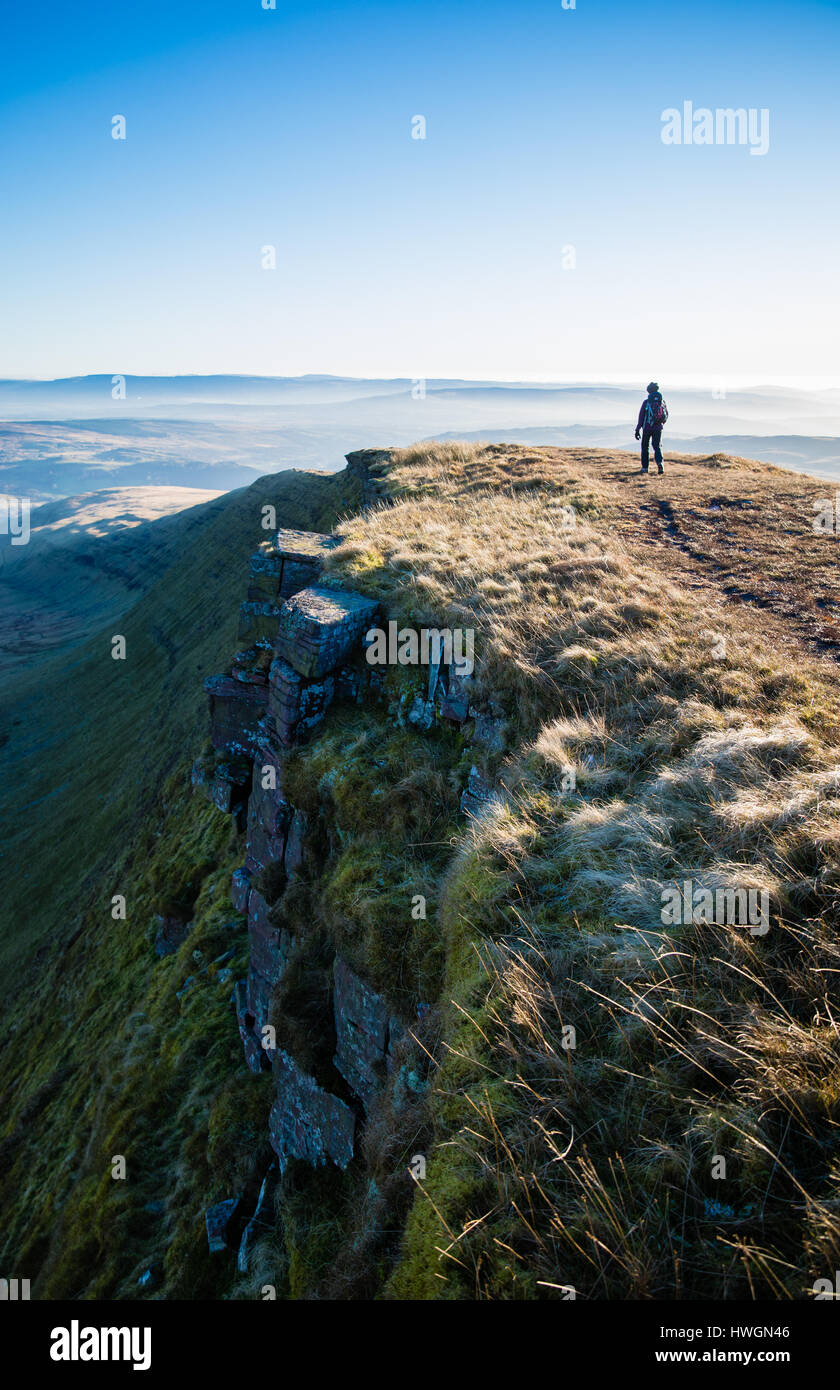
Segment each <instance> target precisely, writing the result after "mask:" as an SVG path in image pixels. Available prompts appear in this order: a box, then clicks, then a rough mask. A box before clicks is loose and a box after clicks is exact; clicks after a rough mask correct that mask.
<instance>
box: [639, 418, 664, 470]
mask: <svg viewBox="0 0 840 1390" xmlns="http://www.w3.org/2000/svg"><path fill="white" fill-rule="evenodd" d="M651 440H653V457H654V458H655V459H656V462H657V463H661V462H662V450H661V449H660V447H659V446H660V444H661V443H662V426H661V425H657V426H656V428H655V429H649V428H648V427H647V426H645V428H644V429H643V430H642V468H648V467H649V466H650V442H651Z"/></svg>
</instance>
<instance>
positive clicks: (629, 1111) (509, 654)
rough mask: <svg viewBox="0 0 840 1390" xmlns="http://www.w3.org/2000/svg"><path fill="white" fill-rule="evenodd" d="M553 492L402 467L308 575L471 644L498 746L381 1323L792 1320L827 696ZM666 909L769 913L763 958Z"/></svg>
mask: <svg viewBox="0 0 840 1390" xmlns="http://www.w3.org/2000/svg"><path fill="white" fill-rule="evenodd" d="M571 452H572V451H568V453H571ZM580 464H581V460H580V457H579V456H577V457H572V458H570V457H558V455H557V451H540V452H536V451H535V452H533V453H531V454H528V453H527V452H526V451H524V450H520V451H517V450H514V449H504V448H503V447H502V446H487V447H481V446H476V447H474V448H470V449H468V450H462V449H460V448H455V447H452V448H447V447H445V446H440V445H439V446H435V447H434V448H433V449H428V450H425V451H423V450H421V449H414V450H409V451H405V450H403V451H396V452H395V454H394V456H393V462H392V466H391V469H390V471H389V473H388V478H389V482H391V483H392V500H391V501H390V502H389V503H386V504H384V505H381V506H380V507H378V508H377V509H375V510H373V511H371V512H369V513H367V514H366V515H364V516H362V517H358V518H355V519H353V520H352V521H351V522H349V523H348V524H347V525H345V526H344V527H343V528H342V534H343V536H344V543H343V545H342V546H341V547H340V548H339V549H338V550H337V551H336V552H335V553H334V555H333V557H332V561H331V563H332V565H333V566H334V567H335V572H336V575H337V576H344V577H347V578H350V577H352V578H353V579H354V582H358V583H360V584H361V585H364V586H365V587H367V588H368V590H369V591H370V592H372V593H377V594H379V595H380V596H381V597H382V598H383V600H384V601H385V603H386V605H387V606H388V609H389V614H390V615H391V616H397V617H398V618H400V619H401V620H403V621H413V622H415V623H426V622H428V623H430V624H432V623H433V624H435V625H440V624H444V623H445V624H448V625H450V626H455V625H462V626H464V625H471V626H474V627H475V629H476V647H477V651H478V653H479V667H478V671H477V686H478V691H479V697H481V696H485V697H487V698H492V699H494V700H495V701H496V702H497V703H500V704H501V705H502V706H503V708H504V712H505V716H506V719H507V722H508V726H509V729H510V731H511V735H510V737H509V740H508V744H507V748H508V752H507V754H506V755H504V756H501V755H499V756H497V757H495V759H493V758H490V759H489V763H490V766H491V770H492V771H494V772H495V773H496V775H497V778H498V783H499V786H500V796H499V797H498V798H497V799H496V800H495V801H494V802H493V803H492V804H491V806H490V807H489V808H488V811H487V813H486V814H485V816H484V817H483V818H481V819H480V820H479V821H478V822H477V823H475V824H474V825H472V826H471V827H470V828H469V829H468V830H467V831H466V832H465V833H464V835H463V836H462V837H461V840H460V844H459V848H458V849H457V851H456V854H455V857H454V860H453V862H452V864H451V865H450V868H449V871H448V874H447V877H446V880H445V883H444V886H443V889H442V892H441V900H440V909H439V921H440V924H441V929H442V931H443V934H444V940H445V942H446V951H447V975H446V982H445V986H444V992H443V995H442V1004H443V1007H444V1010H445V1016H446V1018H447V1020H448V1022H447V1024H446V1025H445V1026H444V1030H443V1039H444V1041H443V1045H442V1049H441V1052H440V1055H439V1058H438V1069H437V1072H436V1073H435V1080H434V1085H433V1090H432V1096H431V1101H430V1106H431V1114H432V1117H433V1122H434V1133H435V1137H436V1141H437V1144H436V1148H435V1149H434V1151H433V1154H432V1158H431V1162H430V1164H429V1177H428V1181H427V1182H426V1183H425V1184H424V1185H421V1187H420V1189H419V1190H418V1194H417V1197H416V1199H415V1203H414V1206H413V1208H412V1212H411V1214H410V1216H409V1220H408V1224H407V1232H406V1238H405V1242H404V1247H403V1256H402V1259H401V1261H400V1263H399V1265H398V1267H397V1269H396V1272H395V1274H394V1275H393V1277H392V1280H391V1283H390V1286H389V1288H390V1292H391V1294H392V1296H395V1297H407V1296H411V1297H418V1296H419V1297H430V1298H440V1297H476V1298H486V1297H489V1298H498V1297H505V1298H507V1297H513V1298H516V1297H528V1298H530V1297H563V1296H564V1294H563V1290H564V1288H565V1287H566V1286H568V1285H574V1286H575V1288H576V1290H577V1295H578V1297H587V1298H598V1297H638V1298H647V1297H658V1298H669V1297H671V1298H672V1297H689V1296H690V1297H701V1298H720V1297H723V1298H735V1297H747V1298H749V1297H771V1298H772V1297H779V1298H801V1297H806V1296H807V1292H808V1289H809V1288H810V1285H811V1283H812V1282H813V1279H814V1278H815V1277H819V1276H822V1275H825V1274H826V1273H827V1272H830V1270H831V1269H833V1268H834V1264H833V1263H832V1261H833V1260H835V1253H834V1252H835V1249H836V1247H837V1245H838V1242H840V1202H839V1201H838V1199H840V1190H838V1186H837V1176H838V1161H840V1152H839V1151H838V1133H837V1121H838V1111H837V1103H838V1095H840V1089H839V1088H838V1085H837V1080H836V1078H837V1075H838V1071H837V1062H838V1054H839V1053H840V1032H838V1024H837V1021H836V1020H837V1018H838V1010H837V1007H836V1002H835V1001H833V997H832V996H833V994H834V984H833V981H834V971H835V970H836V969H837V956H838V938H837V934H836V922H837V887H836V885H837V882H838V869H840V862H839V861H838V846H839V845H840V837H838V831H839V830H840V820H838V813H840V798H839V797H838V786H839V785H840V784H839V783H838V776H839V775H840V773H839V772H838V769H839V768H840V758H838V745H840V736H839V732H840V726H838V712H840V711H839V710H838V700H837V694H836V688H835V681H834V675H833V672H830V671H828V670H827V669H826V668H825V665H824V664H821V663H820V662H819V661H817V660H815V659H810V658H809V657H808V656H806V655H804V654H803V653H802V652H801V651H800V653H799V658H798V660H797V663H796V665H795V667H793V668H792V667H791V665H790V663H789V661H788V660H786V659H785V657H786V651H785V647H786V638H787V637H789V635H790V634H789V632H787V633H783V632H782V631H781V625H780V624H779V623H778V622H777V620H776V618H775V617H774V616H773V615H772V614H767V613H762V612H760V611H756V610H755V609H751V608H738V609H735V608H733V607H732V606H731V605H727V604H726V603H725V602H722V601H720V600H718V601H717V602H716V605H715V607H714V611H713V612H709V611H707V609H706V606H705V595H704V596H703V597H702V598H701V599H700V600H698V597H697V595H696V594H693V593H691V592H690V591H689V590H688V589H686V588H685V587H684V586H683V584H681V583H680V579H681V577H682V576H681V574H680V572H679V571H678V569H677V568H676V567H675V566H674V565H673V564H671V563H669V560H670V557H669V555H668V554H667V553H663V552H652V551H651V547H650V545H649V544H644V543H641V542H640V541H639V539H638V537H637V536H635V535H634V534H633V533H632V531H627V530H626V529H625V530H623V532H622V534H618V533H617V532H616V530H615V529H614V506H613V502H612V500H611V498H610V496H609V493H608V490H607V489H605V487H604V483H603V479H602V477H600V476H599V474H598V472H597V470H596V469H595V468H593V466H592V459H591V457H590V458H589V461H588V466H585V467H581V466H580ZM692 467H693V469H694V481H695V485H697V486H699V484H698V483H697V478H698V476H699V470H700V469H702V468H706V469H707V470H709V471H714V472H715V473H717V474H720V473H721V472H733V473H734V472H738V477H739V481H740V478H741V476H742V475H743V474H744V473H748V474H749V475H750V476H753V475H755V477H756V486H757V487H760V486H762V485H763V486H765V487H766V488H767V490H768V496H769V495H770V491H771V490H772V489H773V488H774V487H775V486H776V484H775V481H774V478H773V477H772V476H771V474H773V473H774V472H775V471H774V470H766V469H763V468H762V467H761V466H756V467H755V468H753V467H752V466H750V467H747V468H743V467H741V464H740V463H739V461H727V460H723V459H710V460H704V461H702V463H700V462H699V461H696V460H695V461H694V462H693V465H692ZM765 479H766V481H765ZM714 486H715V487H716V488H717V489H718V490H719V489H720V488H721V486H722V483H721V481H720V478H719V477H718V478H717V479H716V480H715V483H714ZM811 486H812V484H811V480H803V481H802V493H803V497H804V498H805V500H807V496H808V490H809V488H811ZM569 506H571V507H573V508H574V511H575V524H574V526H572V527H570V526H569V525H568V520H567V516H568V514H567V511H566V509H567V508H568V507H569ZM357 554H364V555H366V556H371V555H375V556H376V557H377V563H376V564H375V565H369V566H368V567H367V569H366V570H365V571H364V573H362V572H361V571H360V570H357V569H356V567H355V558H354V557H355V556H356V555H357ZM712 628H713V630H714V633H715V634H716V637H717V638H720V637H721V636H722V637H723V638H724V639H725V641H724V644H723V655H722V656H715V655H713V654H712V652H711V645H712V644H711V642H710V640H709V633H710V629H712ZM570 773H571V774H572V777H571V785H570V777H569V774H570ZM684 879H691V880H692V881H693V884H694V885H695V886H696V887H700V886H704V887H709V888H711V889H714V888H715V887H731V886H736V885H737V886H738V887H740V888H755V889H757V890H759V891H766V892H767V894H768V895H769V900H770V904H771V930H770V932H769V933H768V935H767V936H766V937H754V936H752V935H750V933H749V932H748V931H746V930H744V929H743V928H738V927H730V926H725V925H724V924H721V923H717V924H710V925H699V924H698V925H695V924H693V923H691V922H689V923H687V924H685V925H677V926H675V927H669V928H667V929H665V928H663V925H662V919H661V915H660V910H661V903H662V892H663V889H665V888H667V887H669V886H671V885H674V884H680V883H681V882H682V881H683V880H684ZM565 1026H571V1027H573V1028H574V1030H575V1035H576V1045H575V1046H574V1048H569V1047H567V1046H564V1043H563V1037H564V1034H563V1028H564V1027H565ZM716 1156H718V1157H719V1158H722V1159H724V1160H725V1172H726V1176H725V1177H715V1176H714V1175H713V1172H714V1168H715V1164H716V1162H717V1159H716Z"/></svg>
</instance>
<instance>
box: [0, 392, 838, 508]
mask: <svg viewBox="0 0 840 1390" xmlns="http://www.w3.org/2000/svg"><path fill="white" fill-rule="evenodd" d="M663 385H664V386H665V388H666V396H667V400H668V405H669V408H670V412H671V419H670V423H669V427H668V431H667V434H666V443H667V444H669V445H670V446H671V448H672V449H674V448H677V449H680V450H682V451H683V452H686V453H695V452H697V453H714V452H725V453H735V454H740V455H743V456H748V457H754V458H758V459H761V460H763V461H766V462H770V463H778V464H783V465H785V466H787V467H790V468H796V469H805V470H809V471H814V472H818V473H822V474H823V475H824V476H826V477H835V476H840V391H819V392H803V391H795V390H792V389H783V388H778V387H761V388H751V389H749V390H739V391H727V392H726V394H725V395H724V394H723V393H722V392H720V391H718V392H715V393H713V392H711V391H708V390H706V391H703V390H699V389H686V388H675V389H674V390H668V389H667V383H666V382H663ZM643 394H644V392H643V389H642V386H640V387H639V388H638V389H631V388H630V387H627V386H611V385H586V384H580V383H578V384H574V383H571V384H565V385H558V384H550V383H549V384H545V385H541V384H534V383H531V382H492V381H462V380H447V379H438V378H434V379H432V378H430V379H428V380H426V381H419V380H418V381H411V380H409V379H407V378H394V379H392V380H387V379H379V378H371V379H354V378H351V377H338V376H302V377H252V376H183V377H145V376H131V375H126V376H118V375H117V374H114V376H111V375H107V374H103V375H97V376H84V377H70V378H66V379H63V380H59V381H9V380H5V381H0V492H8V493H13V494H16V495H23V496H29V497H31V498H32V499H33V501H34V502H39V501H46V500H47V499H50V498H56V497H62V496H73V495H76V494H79V493H84V492H90V491H99V490H101V489H102V488H110V487H131V488H136V487H198V488H202V489H207V490H210V491H214V492H221V491H227V490H229V489H231V488H236V487H241V486H245V485H247V484H249V483H250V482H252V481H253V479H254V477H255V476H259V475H260V474H266V473H271V472H275V471H280V470H282V469H286V468H309V469H323V470H327V471H330V472H332V471H335V470H337V469H340V468H341V467H343V463H344V455H345V454H346V453H348V452H349V451H350V450H352V449H355V448H361V447H364V446H366V445H368V444H369V443H370V441H371V439H375V440H377V441H378V442H379V443H381V444H382V445H389V444H397V445H400V444H409V443H413V442H414V441H416V440H422V439H432V438H434V439H439V438H453V437H458V438H470V439H491V440H507V441H510V442H516V443H533V444H540V443H546V444H569V445H571V444H575V445H581V444H583V445H589V446H594V447H606V448H626V449H628V450H634V449H635V441H634V438H633V430H634V427H635V422H636V416H637V413H638V408H639V404H640V401H641V398H642V396H643Z"/></svg>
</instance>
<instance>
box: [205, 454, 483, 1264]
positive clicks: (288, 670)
mask: <svg viewBox="0 0 840 1390" xmlns="http://www.w3.org/2000/svg"><path fill="white" fill-rule="evenodd" d="M385 459H387V454H382V453H380V452H379V451H371V450H367V451H363V452H362V453H360V454H356V455H348V465H349V467H350V469H351V471H355V472H356V473H357V474H358V476H359V477H360V478H361V479H362V480H363V490H364V496H365V502H366V504H367V505H372V504H374V503H375V502H376V501H377V499H378V497H379V496H380V491H379V487H378V484H377V481H376V472H377V469H378V467H379V465H380V464H381V463H382V462H383V461H384V460H385ZM335 543H336V541H335V538H333V537H331V536H324V535H320V534H316V533H307V532H300V531H289V530H283V531H279V532H277V534H276V536H275V537H274V538H273V540H272V541H271V542H268V543H265V544H264V545H263V546H262V547H261V548H260V550H259V551H258V552H257V553H256V554H255V555H254V556H252V558H251V561H250V574H249V583H248V590H247V598H246V600H245V602H244V603H243V604H242V608H241V614H240V626H239V642H240V646H239V650H238V651H237V653H236V655H235V657H234V659H233V662H232V666H231V670H230V671H229V672H228V673H227V674H223V675H219V676H214V677H212V678H211V679H210V680H208V681H207V682H206V683H205V684H206V689H207V692H208V695H209V698H210V723H211V743H212V746H213V748H214V749H215V750H216V759H217V761H216V764H215V767H214V768H213V769H211V770H210V771H209V772H208V771H206V770H202V774H201V777H200V778H198V779H196V778H195V777H194V780H198V781H200V782H202V783H203V785H204V786H205V790H206V791H207V793H208V794H209V795H210V797H211V799H212V800H213V802H214V804H215V805H216V806H217V807H218V808H219V810H220V811H224V812H227V813H229V814H235V815H237V816H239V817H240V821H241V823H244V826H245V829H246V840H245V860H244V863H243V865H242V866H241V867H240V868H238V869H237V870H236V872H235V873H234V874H233V881H232V883H231V899H232V902H233V906H234V908H235V910H236V911H237V912H239V913H241V914H242V915H243V916H244V917H245V918H246V920H247V930H248V946H249V963H248V973H247V976H246V978H245V979H243V980H240V981H238V982H237V984H236V986H235V989H234V992H233V1004H234V1008H235V1012H236V1018H237V1023H238V1026H239V1032H240V1036H241V1039H242V1046H243V1051H244V1056H245V1061H246V1063H247V1065H248V1067H249V1068H250V1069H251V1070H252V1071H253V1072H255V1073H259V1072H267V1071H270V1072H271V1073H272V1074H273V1082H274V1096H275V1098H274V1103H273V1105H272V1108H271V1115H270V1124H269V1130H270V1141H271V1145H272V1148H273V1150H274V1153H275V1155H276V1171H277V1173H278V1174H281V1175H282V1173H283V1172H284V1171H285V1169H286V1167H287V1165H288V1163H289V1162H290V1161H291V1160H293V1159H295V1160H302V1161H304V1162H307V1163H309V1164H311V1165H312V1166H313V1167H320V1166H321V1165H323V1164H325V1163H332V1164H335V1165H336V1166H337V1167H338V1168H340V1169H343V1168H345V1167H346V1166H347V1164H348V1163H349V1162H350V1161H351V1159H352V1157H353V1154H354V1149H355V1144H356V1134H357V1130H358V1126H359V1125H360V1123H364V1120H365V1117H366V1115H367V1114H368V1113H369V1111H370V1109H371V1106H372V1105H373V1104H374V1102H375V1101H376V1098H377V1096H378V1095H379V1094H380V1092H381V1091H382V1088H383V1086H384V1085H385V1084H386V1083H387V1082H388V1081H389V1078H390V1079H391V1082H392V1087H393V1092H394V1101H395V1103H396V1104H399V1103H402V1102H401V1101H400V1097H403V1098H404V1097H405V1095H407V1094H408V1092H413V1093H414V1094H415V1095H416V1094H419V1093H421V1091H422V1086H423V1083H422V1081H421V1080H420V1079H418V1078H417V1077H416V1076H415V1073H414V1072H413V1071H412V1070H411V1069H410V1068H408V1069H406V1067H405V1065H399V1066H396V1067H395V1066H394V1062H395V1057H394V1049H395V1047H396V1044H397V1043H398V1041H399V1039H400V1037H401V1036H402V1035H403V1034H404V1033H405V1030H406V1024H405V1023H404V1022H403V1021H402V1020H401V1019H399V1018H397V1017H395V1016H394V1015H393V1013H392V1011H391V1010H389V1007H388V1005H387V1004H386V1002H385V1000H384V998H383V997H382V996H381V995H380V994H378V993H377V992H376V991H375V990H374V989H373V988H372V987H371V985H370V984H369V983H368V982H367V981H366V980H364V979H363V978H362V977H361V976H360V975H359V974H358V973H356V971H355V970H354V969H352V968H351V966H350V964H349V963H348V961H347V960H345V959H344V958H343V957H342V956H341V955H340V954H336V955H335V956H334V959H333V962H332V969H331V986H332V988H331V1014H332V1020H331V1024H327V1023H325V1024H324V1028H325V1030H326V1034H327V1036H325V1038H324V1040H323V1042H324V1044H325V1045H327V1044H329V1054H331V1061H330V1056H329V1055H328V1056H327V1057H326V1060H323V1053H324V1048H323V1047H322V1048H321V1050H320V1052H319V1053H318V1055H319V1056H321V1057H322V1064H319V1065H317V1066H316V1065H315V1064H314V1062H313V1061H312V1059H311V1058H310V1060H309V1062H306V1061H304V1060H302V1058H301V1057H300V1056H298V1055H296V1048H295V1046H294V1045H290V1044H289V1042H288V1038H287V1036H286V1033H285V1032H284V1031H283V1029H282V1022H283V1020H282V1019H274V1018H272V1007H273V999H274V998H282V997H283V995H282V991H283V981H284V976H285V973H286V971H287V969H288V968H289V964H290V961H292V959H293V958H294V955H295V950H296V938H297V936H298V934H299V932H298V928H297V927H290V926H289V925H288V924H287V923H285V921H284V919H283V917H282V914H281V916H280V918H277V915H276V914H275V912H274V911H273V910H272V909H273V904H275V903H276V902H278V900H279V899H280V898H281V896H282V895H283V893H284V891H285V890H286V888H287V886H288V885H290V884H293V883H294V882H295V880H296V879H298V878H299V877H300V876H301V875H302V874H303V873H304V872H305V866H306V862H307V853H308V849H307V846H308V844H309V841H310V835H311V830H312V827H311V812H310V811H308V810H306V809H305V808H304V807H301V806H296V805H294V803H293V800H292V798H291V797H290V795H289V792H288V787H287V782H288V776H287V767H288V760H289V758H290V756H292V754H293V753H294V751H295V750H296V749H298V748H300V746H301V745H302V744H304V743H306V742H307V741H308V740H310V739H311V738H312V737H313V735H314V734H315V733H316V732H317V730H318V728H319V726H320V725H321V724H322V722H323V721H324V719H325V718H326V715H327V712H328V710H329V709H330V707H331V706H332V705H333V704H334V703H335V702H336V701H342V700H351V701H354V702H357V703H363V702H366V701H372V702H374V703H375V704H376V705H377V706H378V707H380V708H381V705H382V700H383V691H384V678H385V673H384V671H383V670H382V669H381V668H377V667H376V666H375V665H373V664H372V663H371V662H369V661H367V660H365V648H366V638H367V634H368V633H369V631H370V629H371V628H372V627H374V626H375V625H376V622H377V618H378V605H377V603H376V602H375V601H374V600H373V599H371V598H368V597H367V596H365V595H363V594H360V593H355V592H350V591H348V590H347V589H344V588H337V587H330V586H329V583H325V576H324V573H323V563H324V559H325V557H326V556H327V555H328V554H329V551H330V550H331V548H332V547H333V545H335ZM394 626H395V625H394ZM389 712H390V713H389V717H390V719H391V720H392V722H393V723H395V724H397V725H398V726H403V727H405V726H406V725H413V726H414V727H415V728H417V729H418V730H419V731H422V730H425V729H429V728H431V727H432V726H433V725H435V724H437V723H440V724H441V725H444V726H450V727H454V728H456V729H459V730H462V731H463V732H464V736H465V738H467V739H468V740H471V741H472V742H474V743H475V744H477V745H479V746H481V745H484V747H485V748H490V747H492V748H493V749H495V750H498V749H500V748H501V747H503V744H504V722H503V719H502V718H501V717H500V711H498V710H497V709H495V708H494V707H491V706H484V705H481V704H480V703H478V700H477V696H476V693H475V688H474V682H473V680H472V678H471V677H470V676H467V675H464V674H459V672H458V671H456V670H455V669H454V668H453V666H452V665H448V666H442V665H441V664H440V662H439V661H434V662H432V663H431V664H430V666H429V671H428V680H427V681H426V680H425V679H424V692H423V693H422V694H413V695H411V696H408V695H403V696H401V697H398V698H397V700H396V702H394V701H392V703H391V705H390V706H389ZM492 795H493V788H492V786H491V784H490V783H489V782H488V781H487V779H486V778H485V777H484V775H483V774H482V773H481V772H480V771H479V769H478V767H473V768H472V771H471V772H470V775H469V782H468V785H467V788H466V790H465V791H464V794H463V798H462V802H461V809H462V811H463V812H464V813H465V814H466V815H467V816H477V815H480V814H482V813H483V812H484V810H485V809H486V807H487V805H488V803H489V802H490V801H491V799H492ZM301 930H302V931H304V932H305V927H302V928H301ZM278 990H279V993H278ZM421 1007H422V1006H421ZM330 1030H332V1042H330V1037H329V1034H330ZM278 1033H280V1034H281V1035H282V1037H283V1041H282V1042H280V1043H278V1041H277V1035H278ZM316 1050H317V1049H316ZM392 1073H393V1076H392ZM255 1219H256V1217H255ZM208 1229H209V1228H208ZM253 1238H255V1237H254V1232H253V1231H252V1232H251V1237H249V1240H252V1239H253ZM243 1239H244V1238H243ZM241 1259H243V1260H244V1261H245V1263H246V1264H247V1251H245V1253H244V1254H242V1255H241Z"/></svg>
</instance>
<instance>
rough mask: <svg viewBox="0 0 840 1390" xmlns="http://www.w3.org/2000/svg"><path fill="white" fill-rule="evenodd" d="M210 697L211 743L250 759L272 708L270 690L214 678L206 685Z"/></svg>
mask: <svg viewBox="0 0 840 1390" xmlns="http://www.w3.org/2000/svg"><path fill="white" fill-rule="evenodd" d="M204 689H205V690H206V691H207V694H208V696H209V697H210V741H211V743H212V744H213V747H214V748H215V749H216V750H217V751H219V752H225V753H230V754H238V755H240V756H243V757H247V758H250V757H252V756H253V753H254V749H255V747H256V740H257V736H258V733H259V732H260V720H261V719H262V717H263V715H264V714H265V711H266V707H267V705H268V688H267V686H262V685H251V684H246V683H244V682H242V681H237V680H234V679H233V677H232V676H210V677H209V679H208V680H206V681H205V682H204Z"/></svg>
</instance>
